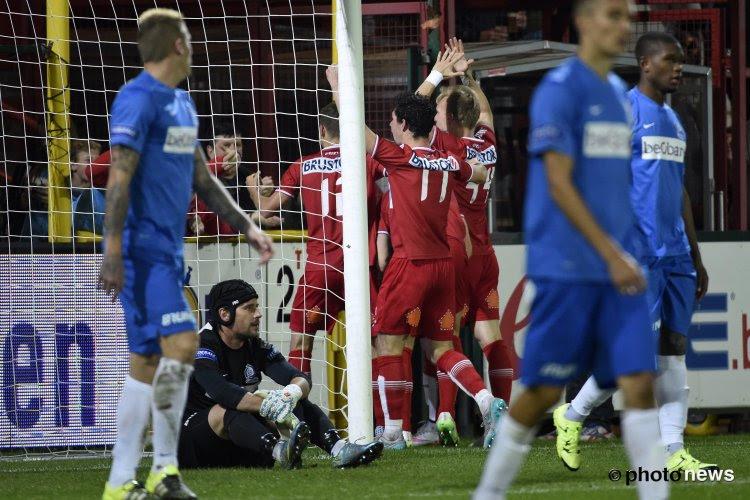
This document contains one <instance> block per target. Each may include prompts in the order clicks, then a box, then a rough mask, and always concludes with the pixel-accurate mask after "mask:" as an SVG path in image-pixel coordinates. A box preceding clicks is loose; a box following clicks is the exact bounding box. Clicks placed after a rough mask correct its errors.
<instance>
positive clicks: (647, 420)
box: [621, 408, 669, 500]
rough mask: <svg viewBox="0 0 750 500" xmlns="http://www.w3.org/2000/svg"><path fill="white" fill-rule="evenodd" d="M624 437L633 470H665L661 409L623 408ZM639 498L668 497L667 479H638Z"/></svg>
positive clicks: (654, 498)
mask: <svg viewBox="0 0 750 500" xmlns="http://www.w3.org/2000/svg"><path fill="white" fill-rule="evenodd" d="M621 422H622V440H623V442H624V443H625V451H627V453H628V457H629V458H630V468H631V470H634V471H638V470H643V471H648V472H649V473H650V472H652V471H662V470H665V467H666V463H665V459H664V451H663V450H662V444H661V441H660V439H659V412H658V411H657V410H656V409H655V408H652V409H648V410H633V409H628V410H625V411H623V413H622V417H621ZM639 468H640V469H639ZM636 487H637V489H638V498H640V499H642V500H643V499H647V500H661V499H663V498H667V497H668V496H669V482H667V481H663V480H662V481H637V482H636Z"/></svg>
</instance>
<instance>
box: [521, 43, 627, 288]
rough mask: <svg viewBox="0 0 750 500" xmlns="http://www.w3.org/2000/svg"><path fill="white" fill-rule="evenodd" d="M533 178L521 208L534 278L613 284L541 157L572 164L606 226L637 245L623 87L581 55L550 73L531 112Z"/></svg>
mask: <svg viewBox="0 0 750 500" xmlns="http://www.w3.org/2000/svg"><path fill="white" fill-rule="evenodd" d="M530 119H531V128H530V132H529V155H530V160H529V180H528V185H527V191H526V202H525V209H524V231H525V238H526V242H527V244H528V263H527V265H528V274H529V276H531V277H536V278H539V277H542V278H554V279H562V280H572V281H596V282H601V281H608V280H609V274H608V271H607V268H606V265H605V263H604V261H603V260H602V259H601V257H600V256H599V255H598V254H597V253H596V252H595V250H594V249H593V247H592V246H591V245H590V244H589V243H588V242H587V241H586V240H585V239H584V237H583V236H582V235H581V233H580V232H579V231H578V230H577V229H575V228H574V227H573V225H572V224H571V223H570V221H569V219H568V217H567V216H565V215H564V214H563V213H562V211H561V210H560V208H559V206H558V205H557V203H556V202H555V201H553V199H552V197H551V195H550V192H549V183H548V180H547V175H546V167H545V164H544V154H545V153H547V152H558V153H562V154H564V155H566V156H568V157H570V158H571V159H572V161H573V171H572V182H573V185H574V186H575V187H576V189H577V190H578V192H579V193H580V195H581V197H582V198H583V201H584V203H585V204H586V206H587V207H588V209H589V210H590V211H591V213H592V214H593V216H594V218H595V219H596V221H597V223H598V224H599V225H600V226H601V227H602V229H603V230H604V231H605V232H607V233H608V234H609V235H611V236H612V237H613V238H614V239H615V240H616V241H617V242H618V243H620V244H621V245H622V246H623V247H624V248H625V249H626V250H627V251H630V252H633V250H634V248H633V246H634V236H635V230H634V229H635V228H634V217H633V210H632V207H631V204H630V185H631V174H630V106H629V103H628V101H627V96H626V94H625V85H624V83H623V82H622V80H620V79H619V78H618V77H616V76H615V75H613V74H611V73H610V74H609V77H608V78H607V79H602V78H600V77H599V76H598V75H596V74H595V73H594V72H593V71H592V70H591V69H590V68H589V67H587V66H586V65H585V64H584V63H583V62H581V61H580V60H579V59H578V58H577V57H574V58H571V59H570V60H568V61H566V62H564V63H563V64H562V65H560V66H559V67H558V68H555V69H553V70H551V71H550V72H548V73H547V75H545V77H544V78H543V80H542V82H541V83H540V84H539V86H538V87H537V89H536V90H535V92H534V95H533V97H532V101H531V107H530Z"/></svg>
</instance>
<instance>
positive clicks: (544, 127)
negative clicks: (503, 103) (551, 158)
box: [529, 81, 576, 157]
mask: <svg viewBox="0 0 750 500" xmlns="http://www.w3.org/2000/svg"><path fill="white" fill-rule="evenodd" d="M529 116H530V118H531V128H530V130H529V153H530V154H532V155H535V156H541V155H543V154H544V153H545V152H547V151H557V152H559V153H564V154H566V155H568V156H570V157H574V156H575V153H576V140H575V133H574V125H575V124H574V120H575V99H574V98H573V96H571V95H569V91H568V89H566V88H565V86H563V85H561V84H560V83H556V82H550V81H545V82H542V84H540V85H539V87H538V88H537V90H536V92H534V96H533V97H532V99H531V107H530V110H529Z"/></svg>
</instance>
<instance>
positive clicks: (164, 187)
mask: <svg viewBox="0 0 750 500" xmlns="http://www.w3.org/2000/svg"><path fill="white" fill-rule="evenodd" d="M197 134H198V118H197V116H196V113H195V106H194V105H193V102H192V100H191V99H190V96H189V95H188V94H187V92H185V91H184V90H181V89H173V88H171V87H168V86H166V85H164V84H163V83H161V82H159V81H158V80H156V79H155V78H153V77H152V76H151V75H149V74H148V73H147V72H145V71H144V72H142V73H141V74H140V75H138V76H137V77H136V78H134V79H133V80H130V81H129V82H128V83H126V84H125V85H124V86H123V87H122V88H121V89H120V91H119V93H118V95H117V97H116V98H115V101H114V103H113V105H112V118H111V129H110V142H111V144H112V145H113V146H115V145H123V146H127V147H129V148H131V149H134V150H135V151H138V152H139V153H140V160H139V163H138V169H137V170H136V171H135V174H134V175H133V178H132V180H131V183H130V204H129V206H128V215H127V220H126V222H125V229H124V234H123V249H124V250H125V251H126V252H127V251H138V250H141V253H143V252H146V254H147V255H149V256H154V255H155V254H164V255H170V256H174V255H182V253H183V238H184V236H185V226H186V225H185V215H186V214H187V211H188V207H189V202H190V193H191V189H192V185H193V171H194V164H195V150H196V147H198V144H197Z"/></svg>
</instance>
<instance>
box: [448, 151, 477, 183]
mask: <svg viewBox="0 0 750 500" xmlns="http://www.w3.org/2000/svg"><path fill="white" fill-rule="evenodd" d="M449 158H450V159H451V161H454V162H456V163H457V164H458V170H457V171H456V178H457V179H458V180H459V181H463V182H466V181H468V180H469V179H471V176H472V175H473V174H474V169H473V168H471V165H469V163H468V162H467V161H466V155H465V154H464V155H463V156H459V157H456V156H454V155H450V156H449Z"/></svg>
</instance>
